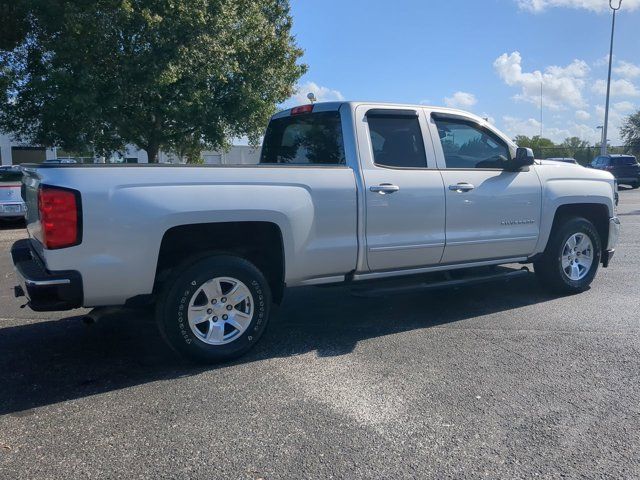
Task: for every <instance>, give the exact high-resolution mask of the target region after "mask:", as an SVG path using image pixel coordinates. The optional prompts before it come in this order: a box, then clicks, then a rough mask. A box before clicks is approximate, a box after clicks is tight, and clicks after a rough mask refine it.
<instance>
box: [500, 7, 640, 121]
mask: <svg viewBox="0 0 640 480" xmlns="http://www.w3.org/2000/svg"><path fill="white" fill-rule="evenodd" d="M639 1H640V0H639ZM493 67H494V69H495V70H496V72H497V73H498V75H499V76H500V78H502V80H504V82H505V83H506V84H507V85H509V86H511V87H514V86H517V87H520V88H521V92H520V93H519V94H518V95H516V96H515V97H514V98H516V99H517V100H523V101H526V102H530V103H533V104H539V103H540V86H541V85H542V87H543V98H544V106H545V108H549V109H552V110H559V109H562V108H563V107H564V106H566V105H569V106H571V107H574V108H583V107H585V106H586V102H585V100H584V98H583V97H582V91H583V89H584V85H585V80H584V78H585V77H586V76H587V74H588V73H589V66H588V65H587V63H586V62H585V61H583V60H574V61H573V62H571V63H570V64H569V65H567V66H566V67H559V66H556V65H553V66H550V67H547V68H546V69H545V71H544V72H541V71H540V70H535V71H533V72H523V71H522V56H521V55H520V52H513V53H511V54H507V53H504V54H502V55H500V56H499V57H498V58H497V59H496V61H495V62H494V63H493Z"/></svg>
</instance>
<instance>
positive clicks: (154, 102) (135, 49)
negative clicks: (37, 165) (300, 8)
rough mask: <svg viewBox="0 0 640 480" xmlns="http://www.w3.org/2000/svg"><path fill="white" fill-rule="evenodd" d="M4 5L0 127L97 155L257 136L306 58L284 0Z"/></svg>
mask: <svg viewBox="0 0 640 480" xmlns="http://www.w3.org/2000/svg"><path fill="white" fill-rule="evenodd" d="M7 4H8V2H3V7H4V6H5V5H7ZM11 4H14V5H16V7H15V10H16V17H15V19H14V20H13V23H12V25H13V27H12V28H11V32H12V33H11V34H7V35H5V36H3V37H2V38H0V40H1V41H2V42H1V43H2V44H1V45H0V89H1V90H0V129H2V130H4V131H7V132H11V133H12V134H14V135H15V136H17V137H19V138H21V139H23V140H25V141H28V142H31V143H36V144H42V145H58V146H61V147H63V148H65V149H67V150H79V149H82V148H86V146H90V147H91V148H93V149H95V151H96V152H98V153H100V154H106V153H108V152H111V151H115V150H120V149H122V148H123V147H124V145H126V144H133V145H136V146H137V147H139V148H142V149H144V150H146V152H147V154H148V158H149V161H150V162H156V161H157V159H158V151H159V150H160V149H161V148H167V149H168V150H174V151H175V150H176V149H177V148H178V146H180V149H182V150H184V149H185V146H186V147H187V150H189V156H190V157H191V156H193V155H194V150H195V151H197V152H198V153H199V151H200V150H202V149H203V148H211V149H218V148H225V147H226V146H228V139H230V138H233V137H240V136H247V137H248V138H249V140H250V141H251V142H252V143H257V140H258V138H259V136H260V134H261V133H262V130H263V128H264V125H265V124H266V123H267V120H268V118H269V116H270V115H272V114H273V112H274V111H275V108H276V105H277V104H278V103H281V102H282V101H284V100H285V99H287V98H288V97H290V96H291V94H292V93H293V92H294V85H295V83H296V82H297V80H298V79H299V78H300V77H301V75H302V74H303V73H304V72H305V69H306V67H305V66H304V65H300V64H299V63H298V60H299V58H300V57H301V55H302V51H301V50H300V49H299V48H298V47H297V46H296V44H295V41H294V38H293V37H292V35H291V22H292V20H291V16H290V14H289V2H288V0H173V1H171V0H95V1H92V2H87V1H82V0H76V1H63V0H48V1H46V2H43V1H38V0H14V1H13V2H11ZM24 22H27V24H28V28H27V29H25V28H22V27H21V26H24ZM5 37H6V38H5Z"/></svg>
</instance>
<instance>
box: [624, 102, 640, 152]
mask: <svg viewBox="0 0 640 480" xmlns="http://www.w3.org/2000/svg"><path fill="white" fill-rule="evenodd" d="M620 135H621V136H622V139H623V140H624V143H625V145H626V146H627V148H628V149H630V150H631V151H632V152H633V153H636V154H640V110H638V111H637V112H636V113H634V114H633V115H630V116H628V117H627V118H626V119H625V121H624V123H623V124H622V127H621V128H620Z"/></svg>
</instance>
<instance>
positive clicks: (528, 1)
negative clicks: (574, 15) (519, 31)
mask: <svg viewBox="0 0 640 480" xmlns="http://www.w3.org/2000/svg"><path fill="white" fill-rule="evenodd" d="M517 2H518V5H520V8H522V9H524V10H529V11H531V12H536V13H538V12H542V11H544V10H547V9H548V8H556V7H564V8H578V9H585V10H591V11H592V12H606V11H607V10H609V2H607V0H517ZM614 5H615V3H614ZM622 8H624V9H625V10H636V9H638V8H640V0H625V1H624V3H623V4H622Z"/></svg>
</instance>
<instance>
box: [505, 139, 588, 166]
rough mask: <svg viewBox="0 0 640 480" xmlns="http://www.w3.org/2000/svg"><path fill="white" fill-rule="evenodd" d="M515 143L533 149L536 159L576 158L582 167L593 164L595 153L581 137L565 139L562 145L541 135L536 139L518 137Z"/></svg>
mask: <svg viewBox="0 0 640 480" xmlns="http://www.w3.org/2000/svg"><path fill="white" fill-rule="evenodd" d="M514 141H515V142H516V144H517V145H518V146H519V147H528V148H531V149H532V150H533V153H534V154H535V156H536V158H553V157H565V158H575V159H576V160H577V161H578V162H579V163H581V164H582V165H586V164H588V163H591V161H592V160H593V157H594V153H595V152H594V150H593V149H592V148H591V147H590V146H589V142H588V141H587V140H583V139H581V138H579V137H568V138H565V139H564V140H563V141H562V143H560V144H556V143H555V142H553V141H552V140H550V139H548V138H544V137H540V136H539V135H536V136H534V137H527V136H525V135H518V136H517V137H516V138H514Z"/></svg>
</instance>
